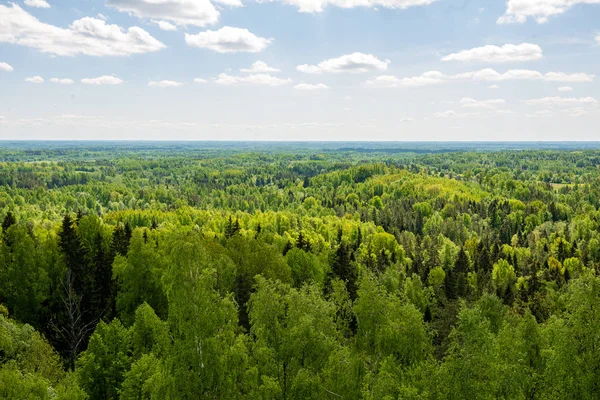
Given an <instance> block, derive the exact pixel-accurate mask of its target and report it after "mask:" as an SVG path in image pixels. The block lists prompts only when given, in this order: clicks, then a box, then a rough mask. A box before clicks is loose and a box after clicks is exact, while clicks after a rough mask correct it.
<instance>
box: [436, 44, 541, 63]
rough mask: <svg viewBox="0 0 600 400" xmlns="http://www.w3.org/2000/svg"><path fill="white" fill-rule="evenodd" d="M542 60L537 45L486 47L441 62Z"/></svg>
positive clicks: (451, 56) (461, 53)
mask: <svg viewBox="0 0 600 400" xmlns="http://www.w3.org/2000/svg"><path fill="white" fill-rule="evenodd" d="M541 58H542V48H541V47H540V46H538V45H537V44H531V43H521V44H505V45H503V46H493V45H487V46H483V47H475V48H473V49H470V50H463V51H461V52H458V53H453V54H449V55H447V56H445V57H443V58H442V61H463V62H464V61H481V62H499V63H502V62H514V61H533V60H539V59H541Z"/></svg>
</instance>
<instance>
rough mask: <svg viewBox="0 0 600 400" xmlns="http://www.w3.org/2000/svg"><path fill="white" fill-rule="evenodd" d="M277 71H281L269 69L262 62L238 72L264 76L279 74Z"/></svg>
mask: <svg viewBox="0 0 600 400" xmlns="http://www.w3.org/2000/svg"><path fill="white" fill-rule="evenodd" d="M279 71H281V70H280V69H277V68H273V67H269V66H268V65H267V63H265V62H263V61H256V62H255V63H253V64H252V67H251V68H248V69H246V68H242V69H240V72H246V73H251V74H266V73H269V72H279Z"/></svg>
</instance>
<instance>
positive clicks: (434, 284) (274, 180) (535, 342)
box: [0, 144, 600, 399]
mask: <svg viewBox="0 0 600 400" xmlns="http://www.w3.org/2000/svg"><path fill="white" fill-rule="evenodd" d="M82 146H83V145H82V144H80V145H78V146H77V145H73V146H65V147H62V148H56V147H52V148H50V147H46V146H34V147H33V148H31V149H20V148H18V147H11V146H6V147H4V148H2V149H0V221H1V222H2V226H1V231H0V398H8V399H17V398H24V399H38V398H39V399H86V398H89V399H117V398H120V399H198V398H203V399H204V398H206V399H466V398H469V399H498V398H500V399H573V398H577V399H598V398H600V379H599V378H600V276H599V274H598V272H599V269H600V211H599V207H600V169H599V165H600V151H599V150H590V149H583V150H575V149H568V150H564V149H563V150H531V149H525V150H501V151H467V152H463V151H455V150H452V151H451V152H439V151H437V150H436V151H435V152H430V153H423V151H424V150H423V149H422V148H420V147H418V148H416V149H413V150H414V151H386V150H385V148H383V147H381V146H380V147H377V146H375V147H373V148H371V149H370V150H369V151H365V150H364V149H362V150H361V149H354V148H353V145H352V146H350V145H348V146H345V147H344V148H341V149H335V148H333V147H331V146H330V147H327V146H325V147H324V148H317V147H314V148H313V147H308V148H305V149H304V150H302V151H297V150H296V149H295V148H294V147H293V146H290V148H287V149H286V148H285V146H283V145H281V146H280V147H277V148H274V149H273V148H272V149H270V150H268V151H265V150H264V149H260V148H258V147H257V148H253V147H250V148H242V149H237V150H236V149H235V147H234V146H232V147H230V148H227V149H226V150H225V151H223V152H219V151H218V149H215V148H212V147H210V146H209V148H193V149H188V150H186V148H185V145H177V146H167V145H165V146H164V148H162V147H161V146H160V145H158V144H154V145H151V146H146V147H144V148H142V149H139V150H136V148H135V146H134V145H128V146H124V147H122V148H119V147H118V146H116V147H110V148H103V147H102V146H96V147H90V148H84V147H82ZM478 146H483V145H478ZM493 150H498V149H497V148H496V147H494V148H493Z"/></svg>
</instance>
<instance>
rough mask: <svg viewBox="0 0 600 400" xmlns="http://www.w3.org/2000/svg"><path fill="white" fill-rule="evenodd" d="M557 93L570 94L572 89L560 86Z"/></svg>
mask: <svg viewBox="0 0 600 400" xmlns="http://www.w3.org/2000/svg"><path fill="white" fill-rule="evenodd" d="M558 91H559V92H572V91H573V88H572V87H571V86H561V87H559V88H558Z"/></svg>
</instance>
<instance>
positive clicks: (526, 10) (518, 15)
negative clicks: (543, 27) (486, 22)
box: [497, 0, 600, 24]
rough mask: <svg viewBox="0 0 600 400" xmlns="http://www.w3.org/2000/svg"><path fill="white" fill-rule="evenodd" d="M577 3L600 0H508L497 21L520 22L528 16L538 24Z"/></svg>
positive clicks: (500, 22)
mask: <svg viewBox="0 0 600 400" xmlns="http://www.w3.org/2000/svg"><path fill="white" fill-rule="evenodd" d="M578 4H600V0H508V1H507V3H506V13H505V14H504V15H503V16H501V17H500V18H498V21H497V22H498V23H499V24H509V23H520V24H522V23H524V22H525V21H527V19H528V18H534V19H535V20H536V21H537V23H538V24H543V23H545V22H547V21H548V18H549V17H551V16H554V15H559V14H562V13H564V12H566V11H568V10H569V9H570V8H571V7H573V6H576V5H578Z"/></svg>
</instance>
